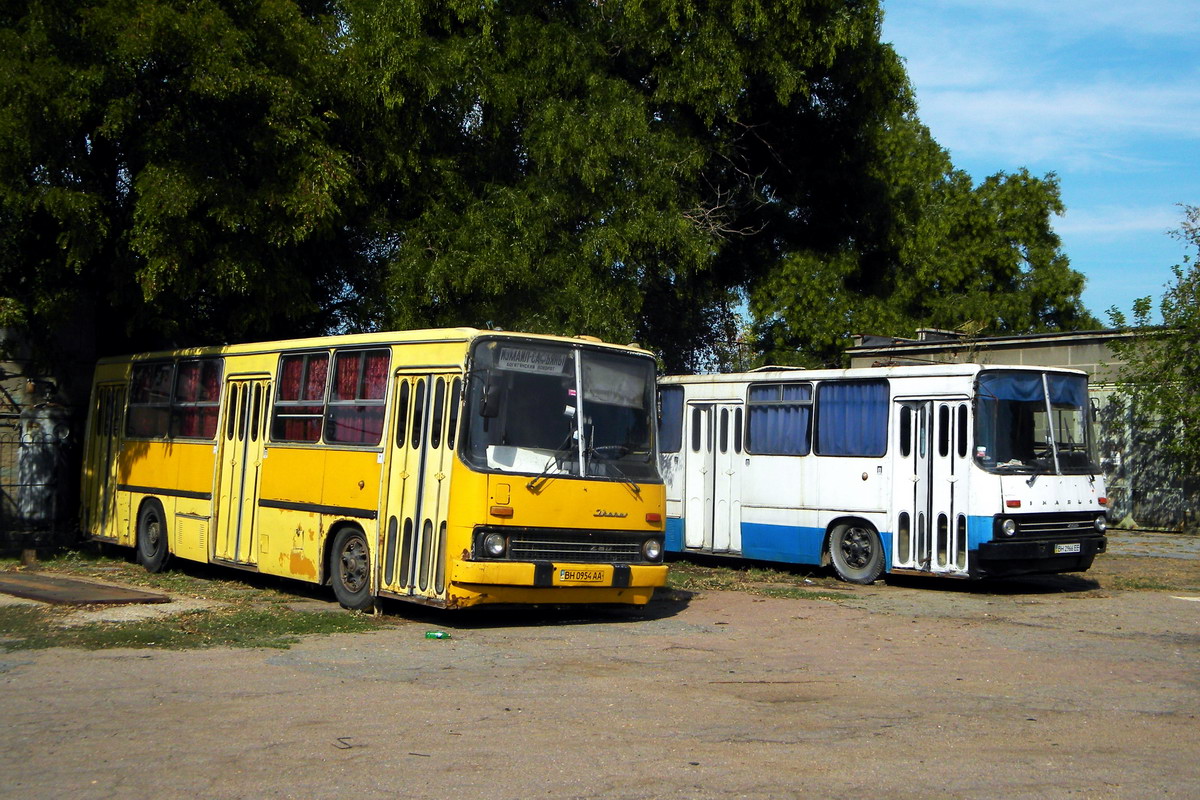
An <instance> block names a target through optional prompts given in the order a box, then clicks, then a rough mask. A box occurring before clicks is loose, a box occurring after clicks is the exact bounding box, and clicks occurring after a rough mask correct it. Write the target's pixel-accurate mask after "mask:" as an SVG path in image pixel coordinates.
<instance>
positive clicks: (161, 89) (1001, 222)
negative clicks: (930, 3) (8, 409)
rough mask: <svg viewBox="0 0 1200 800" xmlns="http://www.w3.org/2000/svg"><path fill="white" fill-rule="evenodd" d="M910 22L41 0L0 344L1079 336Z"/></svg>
mask: <svg viewBox="0 0 1200 800" xmlns="http://www.w3.org/2000/svg"><path fill="white" fill-rule="evenodd" d="M881 14H882V12H881V10H880V7H879V3H878V0H856V1H855V2H846V0H725V1H724V2H720V3H718V2H712V0H643V1H640V2H633V1H632V0H629V1H628V2H625V1H622V0H611V1H610V2H573V3H545V2H538V0H486V1H485V2H480V1H479V0H396V2H389V3H382V2H380V1H379V0H270V2H262V3H241V2H235V0H15V2H11V3H9V4H7V5H5V6H4V8H3V10H0V254H3V255H4V256H5V260H4V261H3V263H0V286H3V289H0V324H2V325H8V326H19V327H23V328H24V329H25V330H26V331H27V332H28V333H29V334H30V335H32V336H34V337H40V339H41V342H42V345H43V347H44V349H52V348H53V346H54V345H55V342H56V341H57V342H58V343H59V346H61V347H63V348H68V347H69V348H72V349H73V351H74V352H75V354H76V357H77V358H78V359H80V360H81V361H83V362H89V361H90V360H91V358H92V356H94V355H95V352H100V353H106V352H113V351H116V350H122V349H134V350H143V349H149V348H151V347H155V346H159V345H165V344H175V345H191V344H201V343H212V342H220V341H239V340H248V339H256V338H278V337H285V336H292V335H303V334H309V333H318V332H326V331H336V330H349V329H363V328H372V327H393V328H407V327H424V326H432V325H463V324H465V325H475V326H484V325H489V324H490V325H494V326H498V327H505V328H513V329H525V330H532V331H539V332H552V333H578V334H593V335H598V336H602V337H604V338H607V339H610V340H617V341H630V340H637V341H640V342H641V343H643V344H645V345H647V346H649V347H651V348H653V349H654V350H656V351H657V352H658V353H659V354H660V355H661V358H662V363H663V366H664V368H665V369H667V370H668V371H672V372H676V371H691V370H696V369H704V368H711V367H714V366H722V365H724V366H728V365H730V364H731V363H732V362H731V359H732V358H733V357H734V355H733V354H736V353H738V352H740V351H739V344H740V342H738V341H736V340H737V339H739V338H740V337H741V333H742V331H743V328H744V325H743V311H744V308H745V307H747V306H748V308H749V309H750V311H751V312H752V314H753V316H754V318H755V320H756V322H757V323H758V324H757V327H756V331H757V334H758V336H759V337H760V341H761V342H762V344H763V345H764V346H765V347H766V349H767V350H769V351H770V352H771V353H772V354H773V355H774V354H781V355H782V357H783V358H785V359H791V360H815V361H829V360H832V359H833V358H834V357H835V354H836V351H837V348H838V347H839V346H840V345H841V344H843V343H844V342H845V341H846V337H847V336H848V335H849V334H850V333H854V332H858V331H859V330H866V329H868V328H870V329H872V330H875V331H878V332H907V331H908V330H910V329H911V327H913V326H914V325H915V324H918V323H920V324H938V325H943V326H945V325H950V324H952V323H954V322H955V321H956V320H957V317H958V316H960V315H961V313H962V312H963V311H964V310H966V311H968V312H969V313H972V314H980V315H982V314H984V313H988V314H991V315H992V317H989V320H990V324H993V325H994V326H997V329H998V330H1011V331H1026V330H1036V329H1040V328H1041V327H1053V326H1070V325H1074V324H1077V323H1078V322H1079V320H1081V319H1082V318H1083V317H1084V315H1083V314H1082V312H1081V310H1080V309H1079V308H1078V302H1077V295H1078V291H1077V289H1078V285H1080V284H1079V282H1080V281H1081V279H1080V278H1079V276H1078V275H1077V274H1075V273H1073V272H1072V271H1071V270H1070V269H1069V267H1068V266H1067V264H1066V261H1065V259H1064V258H1062V256H1061V254H1060V253H1059V252H1058V245H1057V239H1055V238H1053V234H1052V232H1051V231H1050V230H1049V227H1048V222H1047V220H1048V219H1049V214H1050V213H1051V212H1053V211H1056V210H1058V209H1059V208H1060V203H1059V200H1058V194H1057V186H1056V184H1055V183H1054V181H1053V179H1052V177H1051V178H1048V179H1045V180H1038V179H1035V178H1032V177H1030V176H1028V175H1027V174H1025V173H1023V172H1022V173H1019V174H1017V175H1014V176H997V177H996V178H995V179H994V180H992V179H989V181H987V182H985V183H984V184H983V185H981V186H980V187H972V186H971V185H970V181H969V180H967V179H966V176H965V175H963V174H962V173H961V172H957V171H955V170H954V169H953V167H952V165H951V164H950V162H949V157H948V155H947V154H946V153H945V151H944V150H942V149H941V148H940V147H938V146H937V144H936V142H934V141H933V139H932V137H930V136H929V132H928V131H927V130H925V129H924V127H923V126H921V125H920V123H919V121H918V120H917V118H916V114H915V106H914V102H913V98H912V93H911V89H910V87H909V84H908V80H907V76H906V75H905V72H904V68H903V64H902V62H901V60H900V58H899V57H898V56H897V55H896V53H895V52H894V51H893V50H892V48H891V47H890V46H889V45H887V44H885V43H882V42H881V41H880V38H879V37H880V25H881ZM64 321H70V325H69V326H66V327H65V326H64ZM63 331H67V332H68V333H67V336H66V337H65V338H66V339H67V340H68V341H66V342H64V341H63V340H64V336H62V335H58V336H57V337H56V336H54V335H50V334H53V333H54V332H60V333H61V332H63ZM46 332H49V334H47V333H46Z"/></svg>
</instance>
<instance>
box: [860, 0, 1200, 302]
mask: <svg viewBox="0 0 1200 800" xmlns="http://www.w3.org/2000/svg"><path fill="white" fill-rule="evenodd" d="M883 5H884V13H885V18H884V25H883V40H884V41H887V42H891V43H892V45H893V46H894V47H895V49H896V52H898V53H899V54H900V55H901V56H902V57H903V58H904V59H905V62H906V64H907V67H908V74H909V78H910V79H911V80H912V83H913V86H914V88H915V89H916V95H917V102H918V103H919V106H920V109H919V115H920V117H921V121H922V122H924V123H925V124H926V125H927V126H928V127H929V129H930V131H931V132H932V133H933V137H934V138H935V139H936V140H937V141H938V142H939V143H940V144H941V145H942V146H943V147H945V148H946V149H948V150H949V151H950V155H951V158H952V159H953V161H954V164H955V166H957V167H959V168H960V169H964V170H966V171H967V172H969V173H970V174H971V175H972V176H973V177H974V178H975V180H976V181H979V180H980V179H982V178H984V177H986V176H988V175H991V174H993V173H995V172H999V171H1005V172H1011V171H1013V170H1016V169H1018V168H1020V167H1022V166H1024V167H1027V168H1028V169H1029V171H1030V172H1031V173H1033V174H1034V175H1038V176H1043V175H1045V174H1046V173H1049V172H1053V173H1056V174H1057V175H1058V178H1059V182H1060V187H1061V191H1062V198H1063V202H1064V203H1065V204H1066V207H1067V210H1066V214H1065V215H1063V216H1061V217H1058V218H1057V219H1056V221H1055V223H1054V228H1055V230H1056V231H1057V232H1058V234H1059V236H1060V237H1061V238H1062V242H1063V250H1064V252H1065V253H1066V254H1067V256H1068V257H1069V258H1070V259H1071V266H1072V267H1074V268H1075V269H1076V270H1078V271H1080V272H1082V273H1083V274H1084V275H1085V276H1087V287H1086V288H1085V289H1084V292H1083V301H1084V304H1085V305H1086V306H1087V307H1088V309H1089V310H1090V311H1091V312H1092V313H1093V314H1095V315H1096V316H1097V317H1098V318H1099V319H1100V320H1101V321H1102V322H1104V323H1105V324H1108V321H1109V320H1108V315H1107V314H1106V313H1105V312H1106V311H1107V309H1108V308H1109V307H1111V306H1117V307H1118V308H1120V309H1122V310H1123V311H1125V312H1126V313H1128V311H1129V309H1130V308H1131V307H1132V304H1133V300H1134V299H1135V298H1138V297H1145V296H1147V295H1149V296H1151V297H1152V298H1153V299H1154V302H1155V305H1156V307H1157V303H1158V300H1159V298H1161V296H1162V294H1163V287H1164V285H1165V284H1167V283H1168V282H1169V281H1170V280H1171V279H1172V275H1171V266H1172V265H1174V264H1179V263H1181V262H1182V260H1183V256H1184V254H1185V253H1187V252H1188V251H1187V249H1186V248H1185V247H1184V245H1183V243H1182V242H1179V241H1178V240H1176V239H1174V238H1172V237H1171V236H1169V235H1168V232H1169V231H1171V230H1174V229H1177V228H1178V227H1179V226H1180V222H1181V221H1182V219H1183V212H1182V210H1181V209H1180V208H1179V205H1178V204H1180V203H1185V204H1188V205H1200V2H1197V0H1125V1H1124V2H1111V1H1110V0H884V3H883Z"/></svg>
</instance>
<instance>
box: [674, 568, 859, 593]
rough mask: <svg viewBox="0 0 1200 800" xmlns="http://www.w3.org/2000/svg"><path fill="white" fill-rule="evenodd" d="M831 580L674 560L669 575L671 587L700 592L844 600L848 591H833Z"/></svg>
mask: <svg viewBox="0 0 1200 800" xmlns="http://www.w3.org/2000/svg"><path fill="white" fill-rule="evenodd" d="M829 581H830V579H828V578H820V577H814V576H813V575H811V574H804V573H799V572H789V571H786V570H777V569H771V568H769V567H761V566H754V565H747V566H733V565H729V566H718V567H712V566H706V565H704V564H697V563H694V562H691V561H673V562H671V565H670V570H669V571H668V572H667V586H669V587H670V588H672V589H680V590H683V591H690V592H700V591H704V590H706V589H707V590H714V589H721V590H725V591H732V592H745V593H747V594H754V595H759V596H762V597H782V598H789V599H801V600H843V599H845V593H844V592H845V590H843V591H842V592H838V591H833V590H831V589H830V588H829Z"/></svg>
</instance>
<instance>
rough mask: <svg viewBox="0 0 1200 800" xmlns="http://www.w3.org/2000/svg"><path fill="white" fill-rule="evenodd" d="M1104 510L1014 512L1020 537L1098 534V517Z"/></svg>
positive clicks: (1012, 516)
mask: <svg viewBox="0 0 1200 800" xmlns="http://www.w3.org/2000/svg"><path fill="white" fill-rule="evenodd" d="M1102 514H1103V512H1094V511H1085V512H1082V513H1080V512H1069V513H1062V514H1020V515H1017V514H1013V515H1010V516H1011V519H1013V520H1015V521H1016V523H1017V537H1018V538H1043V537H1048V538H1059V537H1071V536H1082V535H1085V534H1092V535H1096V534H1098V533H1099V532H1098V531H1097V530H1096V517H1098V516H1101V515H1102Z"/></svg>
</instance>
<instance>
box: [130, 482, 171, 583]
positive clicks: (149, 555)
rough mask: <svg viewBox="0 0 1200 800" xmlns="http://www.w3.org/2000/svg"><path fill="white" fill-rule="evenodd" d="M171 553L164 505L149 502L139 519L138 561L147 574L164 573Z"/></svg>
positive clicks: (143, 507)
mask: <svg viewBox="0 0 1200 800" xmlns="http://www.w3.org/2000/svg"><path fill="white" fill-rule="evenodd" d="M170 555H171V551H170V550H169V549H168V548H167V526H166V517H165V516H164V515H163V509H162V504H160V503H159V502H158V501H157V500H147V501H146V502H145V503H143V504H142V507H141V509H140V510H139V511H138V517H137V560H138V563H139V564H141V565H142V567H144V568H145V570H146V571H147V572H162V571H163V570H164V569H166V568H167V559H168V558H169V557H170Z"/></svg>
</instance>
